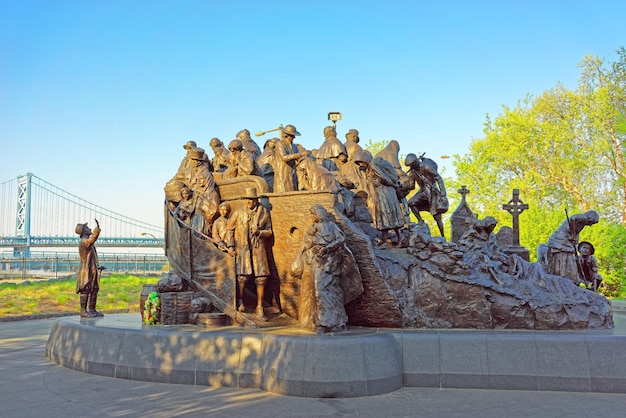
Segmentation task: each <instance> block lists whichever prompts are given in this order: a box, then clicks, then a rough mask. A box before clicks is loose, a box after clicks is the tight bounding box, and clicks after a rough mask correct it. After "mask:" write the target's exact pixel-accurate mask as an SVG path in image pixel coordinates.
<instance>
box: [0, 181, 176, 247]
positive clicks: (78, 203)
mask: <svg viewBox="0 0 626 418" xmlns="http://www.w3.org/2000/svg"><path fill="white" fill-rule="evenodd" d="M94 218H95V219H98V220H99V221H100V223H101V224H103V225H106V235H104V234H102V235H100V237H99V238H98V244H97V245H98V247H140V246H141V247H154V248H157V247H160V248H163V244H164V230H163V227H162V226H157V225H151V224H149V223H146V222H142V221H139V220H137V219H132V218H129V217H127V216H124V215H122V214H120V213H116V212H113V211H111V210H108V209H105V208H103V207H102V206H99V205H96V204H94V203H91V202H88V201H86V200H84V199H82V198H80V197H78V196H76V195H74V194H72V193H69V192H67V191H65V190H63V189H61V188H59V187H57V186H54V185H52V184H50V183H48V182H47V181H45V180H43V179H41V178H39V177H37V176H36V175H34V174H32V173H27V174H24V175H20V176H17V177H16V178H14V179H11V180H7V181H4V182H2V183H0V247H11V248H13V253H14V255H16V256H21V257H29V256H30V251H31V248H35V247H77V246H78V243H79V239H80V238H79V237H78V235H76V234H74V229H75V227H76V223H77V220H79V221H80V220H85V219H94ZM90 226H91V224H90ZM92 228H93V226H92Z"/></svg>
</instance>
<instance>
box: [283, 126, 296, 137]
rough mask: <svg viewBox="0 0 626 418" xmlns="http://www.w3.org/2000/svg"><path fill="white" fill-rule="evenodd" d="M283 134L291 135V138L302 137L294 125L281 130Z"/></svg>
mask: <svg viewBox="0 0 626 418" xmlns="http://www.w3.org/2000/svg"><path fill="white" fill-rule="evenodd" d="M281 132H283V133H285V134H287V135H291V136H300V132H298V130H297V129H296V127H295V126H293V125H287V126H285V127H284V128H282V129H281Z"/></svg>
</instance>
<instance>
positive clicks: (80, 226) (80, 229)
mask: <svg viewBox="0 0 626 418" xmlns="http://www.w3.org/2000/svg"><path fill="white" fill-rule="evenodd" d="M86 226H87V222H85V223H84V224H76V229H74V232H76V233H77V234H78V235H82V234H83V230H84V229H85V227H86Z"/></svg>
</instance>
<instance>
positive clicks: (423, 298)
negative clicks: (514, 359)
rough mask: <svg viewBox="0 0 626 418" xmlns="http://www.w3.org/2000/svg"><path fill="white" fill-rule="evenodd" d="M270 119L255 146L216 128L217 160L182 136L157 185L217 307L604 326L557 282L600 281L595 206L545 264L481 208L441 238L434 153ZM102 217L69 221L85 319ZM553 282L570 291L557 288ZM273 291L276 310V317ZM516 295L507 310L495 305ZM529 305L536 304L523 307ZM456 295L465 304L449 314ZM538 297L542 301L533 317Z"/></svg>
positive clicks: (379, 319) (594, 302)
mask: <svg viewBox="0 0 626 418" xmlns="http://www.w3.org/2000/svg"><path fill="white" fill-rule="evenodd" d="M276 130H278V131H280V138H271V139H269V140H267V141H266V142H265V144H264V146H263V150H261V149H260V148H259V147H258V146H257V145H256V143H255V142H254V141H253V140H252V138H251V136H250V132H249V131H248V130H247V129H244V130H241V131H239V132H238V133H237V135H236V139H234V140H232V141H230V142H229V144H228V147H225V146H224V143H223V142H222V141H221V140H220V139H218V138H213V139H211V141H210V143H209V145H210V147H211V150H212V151H213V158H209V156H208V155H207V153H206V152H205V151H204V149H202V148H200V147H199V146H198V145H197V143H195V142H194V141H188V142H187V143H185V144H184V145H183V148H184V149H185V151H186V154H185V156H184V157H183V160H182V161H181V163H180V166H179V168H178V170H177V172H176V174H175V175H174V176H173V177H172V178H171V179H170V180H169V181H168V182H167V183H166V185H165V187H164V191H165V198H166V201H165V205H166V255H167V256H168V258H169V259H170V263H171V267H172V269H173V271H174V273H176V274H177V275H179V276H180V277H183V278H184V280H183V281H186V282H189V286H190V287H191V288H192V289H195V290H199V291H200V293H202V297H205V298H207V299H206V300H208V301H210V305H211V307H212V308H211V309H217V310H221V311H222V312H225V313H227V314H228V316H230V317H231V319H233V320H236V321H237V322H240V323H243V324H253V323H254V324H257V325H258V324H259V323H268V322H269V323H272V321H273V320H275V319H276V315H284V314H287V315H288V316H290V317H292V318H296V319H297V320H298V321H299V323H300V325H301V326H302V327H303V328H304V329H307V330H310V331H314V332H317V333H320V334H325V333H329V332H330V333H334V332H340V331H343V330H345V329H346V327H347V325H348V324H349V323H350V324H355V325H366V326H394V327H395V326H408V327H424V326H432V327H455V326H460V327H478V328H483V327H486V328H489V327H520V328H538V329H550V328H553V327H556V326H559V327H561V326H564V327H566V328H567V327H569V328H572V327H579V326H581V325H580V324H581V323H584V324H586V325H585V326H588V327H600V328H601V327H610V326H612V317H611V316H610V308H609V309H608V311H607V308H606V303H605V302H606V300H601V299H597V298H590V297H589V296H585V295H584V294H581V293H578V292H576V290H574V289H572V288H569V287H567V286H566V285H564V284H563V282H562V281H561V280H562V278H563V277H565V278H569V279H570V280H572V282H574V283H577V282H578V281H580V280H579V278H580V277H583V279H582V281H584V283H586V284H587V285H588V287H589V288H591V289H594V290H596V289H597V286H598V285H599V283H600V282H601V277H600V276H599V275H598V273H597V261H596V260H595V258H594V257H593V252H594V248H593V246H592V245H591V244H590V243H588V242H581V243H578V233H579V232H580V230H581V229H582V228H583V227H584V226H588V225H592V224H594V223H596V222H597V214H595V212H588V213H586V214H581V215H574V216H572V217H571V218H569V219H568V221H567V222H566V223H565V224H564V225H562V226H561V227H560V228H559V230H557V231H556V232H555V233H554V234H553V236H552V237H550V240H549V242H548V245H547V246H546V249H545V251H544V253H545V257H543V259H542V260H544V261H545V267H544V268H543V269H542V268H541V267H538V266H539V265H538V264H536V263H535V264H534V263H528V262H525V261H524V260H521V259H520V258H519V257H517V256H515V255H511V254H509V253H506V251H503V250H502V249H501V248H500V247H498V245H497V243H496V238H495V234H494V229H495V226H496V224H497V222H496V221H495V219H493V218H491V217H486V218H484V219H480V220H475V222H474V223H473V225H470V226H469V228H468V229H467V230H466V231H465V233H464V234H463V236H462V237H461V239H459V241H458V243H457V242H447V241H446V240H445V238H444V236H443V235H444V227H443V222H442V219H441V216H442V214H443V213H445V212H446V211H447V210H448V206H449V204H448V199H447V193H446V188H445V185H444V182H443V180H442V178H441V176H440V175H439V173H438V168H437V164H436V163H435V162H434V161H433V160H431V159H428V158H425V157H424V155H422V156H420V157H418V156H417V155H415V154H408V155H407V156H406V158H405V161H404V165H405V166H406V167H407V168H408V170H407V171H404V169H403V168H402V166H401V165H400V160H399V144H398V142H397V141H390V142H389V143H388V144H387V146H386V147H385V148H384V149H383V150H382V151H381V152H379V153H378V154H376V155H375V156H372V154H371V153H370V152H369V151H367V150H365V149H363V148H362V147H361V146H360V145H359V140H360V139H359V132H358V131H357V130H356V129H350V130H349V131H348V132H347V133H346V134H345V137H346V141H345V142H344V143H341V142H340V141H339V139H338V138H337V132H336V127H335V126H327V127H326V128H325V129H324V131H323V133H324V142H323V144H322V145H321V146H320V148H319V149H318V150H307V149H305V148H304V147H303V146H302V145H300V144H298V143H296V142H295V139H296V137H298V136H300V133H299V132H298V130H297V129H296V127H295V126H294V125H286V126H284V127H283V126H282V125H281V126H280V127H279V128H278V129H276ZM261 134H264V133H261ZM257 135H258V134H257ZM416 188H417V192H416V193H415V194H414V195H413V196H412V197H411V198H409V194H410V192H411V190H414V189H416ZM407 199H408V200H407ZM423 211H426V212H429V213H430V214H431V215H432V216H433V219H434V220H435V222H436V224H437V227H438V230H439V233H440V235H441V236H439V237H435V236H431V235H430V229H429V228H428V226H427V225H426V223H425V222H424V221H423V218H422V216H421V214H420V212H423ZM410 212H412V213H413V214H414V215H415V217H416V218H417V220H418V223H417V224H414V223H412V222H411V221H410V219H409V213H410ZM304 213H306V214H308V218H309V219H308V220H307V218H304V217H303V214H304ZM96 225H97V227H96V228H95V230H94V231H93V233H92V231H91V230H90V229H89V228H88V227H87V225H86V224H79V225H77V227H76V232H77V233H78V234H79V235H80V236H81V244H80V250H79V251H80V254H81V269H80V271H79V276H78V282H77V292H79V293H80V294H81V316H85V317H95V316H98V315H102V314H101V313H99V312H97V311H96V310H95V304H96V297H97V292H98V280H99V275H98V269H97V267H98V265H97V254H96V251H95V247H94V243H95V241H96V240H97V238H98V234H99V232H100V228H99V225H98V223H97V221H96ZM185 231H187V232H185ZM578 251H580V255H578ZM580 275H582V276H580ZM477 286H478V289H479V291H478V292H476V291H475V290H476V289H477ZM555 289H559V290H558V291H559V292H562V293H563V294H565V295H566V297H565V298H553V297H551V296H550V295H551V294H553V293H554V292H555ZM231 298H232V299H231ZM253 298H254V299H253ZM454 298H457V299H458V301H457V304H456V306H455V304H454V302H452V301H453V300H454ZM511 298H513V299H511ZM253 300H254V302H252V301H253ZM268 300H271V301H272V302H271V303H272V304H273V306H274V307H276V312H277V313H270V314H269V315H270V316H271V318H268V312H267V311H266V307H267V304H268ZM512 300H513V301H514V304H515V306H517V308H515V309H517V310H518V311H517V313H516V314H515V316H512V315H513V314H512V312H513V311H511V313H507V314H504V313H503V311H502V309H503V306H506V305H507V304H511V303H512V302H511V301H512ZM539 300H541V302H538V301H539ZM529 301H530V302H529ZM450 303H452V304H451V305H450ZM264 304H265V305H264ZM285 304H286V305H285ZM431 304H432V306H431ZM533 304H535V305H537V304H539V305H541V308H533V309H531V308H530V306H531V305H533ZM572 304H584V305H585V306H586V309H588V315H587V316H586V317H585V318H584V319H583V320H582V321H581V318H580V317H579V316H580V312H581V311H580V310H578V311H576V312H575V313H572V312H573V311H569V310H567V309H566V308H565V307H566V306H569V305H572ZM281 305H282V306H281ZM539 305H537V306H539ZM194 306H195V305H194ZM207 306H208V305H207ZM283 306H284V307H285V311H283ZM459 306H465V308H464V311H458V312H457V310H458V309H459ZM442 309H443V310H442ZM511 309H513V308H511ZM536 309H539V311H541V312H543V311H545V312H543V313H542V314H541V315H538V314H537V312H535V310H536ZM249 312H253V313H254V314H253V318H256V320H255V321H252V322H250V318H252V317H250V316H247V315H248V313H249ZM270 312H271V311H270ZM195 315H196V316H197V315H198V312H195ZM576 315H578V317H577V316H576ZM583 315H584V313H583ZM564 318H565V319H564ZM257 321H258V322H257ZM558 324H560V325H558ZM563 324H565V325H563Z"/></svg>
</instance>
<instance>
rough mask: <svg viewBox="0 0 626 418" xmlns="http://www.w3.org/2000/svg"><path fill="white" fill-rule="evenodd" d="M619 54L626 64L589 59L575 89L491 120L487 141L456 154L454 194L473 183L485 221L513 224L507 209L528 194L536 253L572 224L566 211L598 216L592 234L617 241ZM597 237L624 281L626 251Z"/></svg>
mask: <svg viewBox="0 0 626 418" xmlns="http://www.w3.org/2000/svg"><path fill="white" fill-rule="evenodd" d="M617 53H618V61H617V62H615V63H610V64H608V65H606V64H605V63H604V62H603V61H602V60H600V59H599V58H597V57H591V56H587V57H585V58H584V59H583V61H582V62H581V64H580V67H581V77H580V80H579V84H578V86H577V88H576V89H575V90H568V89H566V88H565V87H564V86H562V85H561V84H557V85H556V87H554V88H553V89H550V90H548V91H546V92H544V93H543V94H541V95H540V96H538V97H532V96H528V97H526V98H525V99H524V100H522V101H520V103H518V104H517V106H515V107H514V108H509V107H503V112H502V113H501V114H500V115H498V116H497V117H496V118H495V119H494V120H493V121H492V120H491V119H490V118H489V117H488V116H487V120H486V122H485V127H484V137H483V138H481V139H477V140H474V141H472V143H471V145H470V149H469V152H468V153H467V154H465V155H462V156H459V155H455V156H454V161H453V164H454V166H455V169H456V179H455V180H451V181H450V180H449V181H450V183H449V184H450V186H451V187H450V188H451V189H452V188H458V187H460V186H461V185H467V187H468V188H470V189H471V191H472V193H471V195H470V196H471V198H470V199H468V203H469V204H470V206H471V207H472V209H473V210H474V211H475V212H477V213H478V214H479V216H480V217H484V216H486V215H491V216H494V217H496V219H498V221H499V222H500V224H501V225H511V216H510V215H509V214H507V213H506V212H504V211H502V209H501V207H502V203H505V202H507V201H508V200H509V199H510V196H511V191H512V189H520V192H521V198H522V199H523V200H524V201H525V202H526V203H528V204H530V210H528V211H526V212H524V213H523V214H522V215H521V217H520V241H521V243H522V245H525V246H527V247H528V248H530V249H531V253H532V252H534V249H536V248H537V245H538V244H540V243H542V242H546V241H547V239H548V237H549V235H550V234H551V233H552V232H553V231H554V230H555V229H556V228H557V227H558V225H559V224H560V223H561V222H562V221H563V220H564V218H565V215H564V211H565V209H566V208H567V209H568V210H569V213H570V214H573V213H580V212H583V211H587V210H590V209H594V210H596V211H597V212H598V213H599V214H600V217H601V219H602V223H601V224H602V226H600V224H599V225H598V226H596V227H593V228H587V229H590V230H601V231H602V232H603V233H604V234H606V235H608V236H611V237H613V239H614V240H615V239H616V238H615V236H616V234H618V233H619V231H621V232H622V233H623V232H624V228H625V227H626V164H625V160H624V155H625V150H626V129H625V128H626V51H625V50H624V48H621V49H620V50H618V51H617ZM452 190H454V189H452ZM616 231H617V232H616ZM594 238H596V239H597V240H598V243H597V245H596V243H594V245H596V250H597V254H599V255H598V258H599V259H602V260H603V261H604V262H605V263H604V266H605V267H604V271H603V272H602V273H603V274H604V275H605V276H610V277H617V278H618V279H615V280H617V281H619V280H621V279H623V277H624V266H623V264H624V263H623V260H624V259H625V258H626V249H625V246H621V247H620V248H614V247H611V244H610V241H609V242H606V244H605V243H604V242H605V241H606V240H604V239H600V238H601V237H600V236H595V235H594ZM592 242H593V241H592ZM607 257H610V258H611V261H609V260H608V259H607ZM617 258H621V264H620V263H619V262H616V261H615V260H614V259H617ZM601 268H603V266H602V264H601ZM609 270H611V271H609Z"/></svg>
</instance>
